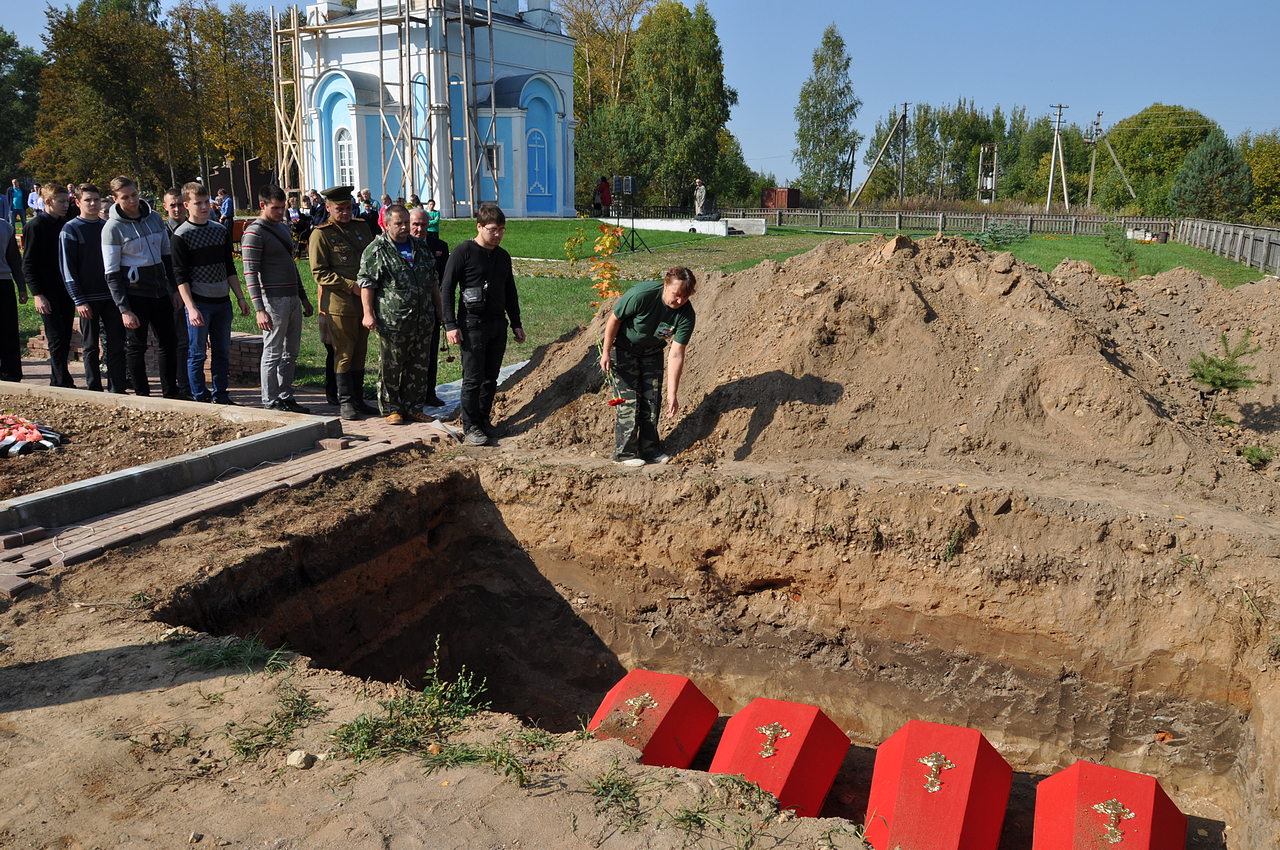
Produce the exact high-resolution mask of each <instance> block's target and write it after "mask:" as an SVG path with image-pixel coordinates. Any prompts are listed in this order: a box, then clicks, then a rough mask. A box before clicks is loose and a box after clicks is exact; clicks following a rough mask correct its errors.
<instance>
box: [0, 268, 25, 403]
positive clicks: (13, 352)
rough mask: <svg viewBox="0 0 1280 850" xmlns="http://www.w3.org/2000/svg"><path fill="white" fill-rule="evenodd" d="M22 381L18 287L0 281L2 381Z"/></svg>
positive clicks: (6, 281) (0, 376)
mask: <svg viewBox="0 0 1280 850" xmlns="http://www.w3.org/2000/svg"><path fill="white" fill-rule="evenodd" d="M21 380H22V344H21V343H19V342H18V285H17V284H16V283H14V282H13V281H12V280H11V279H0V381H15V382H16V381H21Z"/></svg>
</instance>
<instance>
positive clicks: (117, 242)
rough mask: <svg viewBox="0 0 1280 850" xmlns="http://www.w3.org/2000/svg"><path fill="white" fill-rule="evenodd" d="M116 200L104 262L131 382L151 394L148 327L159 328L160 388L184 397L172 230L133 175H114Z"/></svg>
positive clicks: (136, 389) (169, 395) (171, 395)
mask: <svg viewBox="0 0 1280 850" xmlns="http://www.w3.org/2000/svg"><path fill="white" fill-rule="evenodd" d="M111 199H112V200H113V201H115V203H113V204H112V205H111V209H110V211H109V213H108V218H107V226H106V227H105V228H103V230H102V262H103V265H104V266H105V271H106V274H107V288H108V289H110V290H111V298H112V300H114V301H115V302H116V308H117V309H119V310H120V316H121V318H122V319H123V320H124V327H125V369H126V371H127V372H128V374H129V383H130V384H132V385H133V391H134V393H136V394H137V395H147V396H149V395H151V384H150V383H148V382H147V359H146V358H147V330H148V328H152V327H154V328H155V332H156V343H157V346H158V347H159V349H160V350H159V360H160V392H161V393H162V394H163V395H164V397H165V398H178V381H177V369H178V363H177V359H176V353H175V351H174V348H175V346H176V339H175V338H176V334H175V333H174V327H173V307H174V299H175V298H178V297H179V296H178V285H177V284H176V283H174V280H173V259H172V257H171V255H170V252H169V233H168V231H167V230H166V229H165V226H164V222H163V221H162V220H161V219H160V214H159V213H157V212H155V211H153V210H152V209H151V207H150V206H148V205H147V202H146V201H144V200H142V198H140V197H139V196H138V185H137V184H136V183H134V182H133V180H131V179H130V178H128V177H124V176H120V177H116V178H114V179H112V181H111Z"/></svg>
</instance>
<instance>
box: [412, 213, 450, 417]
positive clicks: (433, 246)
mask: <svg viewBox="0 0 1280 850" xmlns="http://www.w3.org/2000/svg"><path fill="white" fill-rule="evenodd" d="M434 203H435V201H427V208H426V209H425V210H421V209H418V210H411V211H410V212H409V233H410V234H411V235H412V236H413V237H414V238H416V239H421V240H422V241H423V242H425V243H426V245H427V251H429V252H430V253H431V256H432V257H434V258H435V261H436V277H437V279H439V280H444V270H445V268H446V267H447V266H448V265H449V243H448V242H445V241H444V240H443V239H441V238H440V237H439V236H438V235H436V234H434V233H432V232H431V229H430V226H429V224H428V221H429V220H430V219H429V218H428V216H430V214H431V213H430V212H429V210H430V209H431V206H432V205H433V204H434ZM443 317H444V310H443V306H442V307H441V308H440V309H437V310H436V324H435V327H433V328H432V329H431V356H430V359H429V360H428V361H427V407H444V400H443V399H441V398H440V396H439V395H437V394H436V381H437V380H438V378H439V375H440V328H441V326H442V324H443V322H444V318H443Z"/></svg>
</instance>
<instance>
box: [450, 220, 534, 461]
mask: <svg viewBox="0 0 1280 850" xmlns="http://www.w3.org/2000/svg"><path fill="white" fill-rule="evenodd" d="M506 225H507V217H506V215H505V214H503V212H502V209H501V208H500V207H499V206H498V205H497V204H494V203H485V204H481V205H480V209H479V210H477V211H476V238H475V239H469V240H467V241H466V242H463V243H462V244H461V245H460V246H458V248H457V250H455V251H454V252H453V254H452V255H450V257H449V265H448V266H446V267H445V272H444V290H443V292H442V296H443V301H444V304H443V307H444V327H445V331H446V333H447V334H448V337H449V342H451V343H453V344H454V345H459V346H461V348H462V405H461V407H462V427H463V430H464V435H465V440H466V442H467V444H468V445H471V446H486V445H489V442H490V441H491V440H494V439H496V438H497V436H498V431H497V429H496V428H494V426H493V422H492V421H490V416H491V415H492V413H493V397H494V396H495V395H496V394H497V391H498V373H499V372H500V371H501V370H502V357H503V355H504V354H506V351H507V319H508V318H510V320H511V333H512V335H513V336H514V337H515V340H516V342H524V339H525V336H524V328H523V327H522V326H521V324H520V299H519V295H518V294H517V293H516V279H515V277H514V276H513V275H512V273H511V255H510V254H508V253H507V252H506V251H504V250H503V249H502V248H501V247H500V244H501V242H502V237H503V234H505V233H506V231H507V227H506ZM455 291H457V292H458V296H457V302H458V303H457V304H456V305H455V296H454V292H455Z"/></svg>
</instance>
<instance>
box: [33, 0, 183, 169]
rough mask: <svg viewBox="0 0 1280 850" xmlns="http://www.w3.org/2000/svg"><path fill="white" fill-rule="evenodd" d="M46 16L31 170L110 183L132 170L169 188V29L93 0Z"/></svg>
mask: <svg viewBox="0 0 1280 850" xmlns="http://www.w3.org/2000/svg"><path fill="white" fill-rule="evenodd" d="M47 14H48V21H49V23H48V27H47V31H46V35H45V47H46V55H47V56H48V57H49V58H50V60H51V61H50V64H49V66H48V67H47V68H46V69H45V70H44V71H43V73H42V74H41V78H40V92H41V94H40V113H39V115H38V116H37V118H36V144H35V145H34V146H33V147H32V148H31V150H30V151H29V152H28V154H27V161H28V164H29V166H30V168H31V170H32V171H33V172H34V173H35V175H36V177H37V178H39V179H40V180H57V181H59V182H67V181H79V180H86V179H91V180H94V181H95V182H105V181H107V180H110V178H111V177H113V176H115V175H116V174H119V173H125V174H130V175H133V176H134V177H135V178H136V179H138V181H139V183H140V185H141V186H143V188H147V189H157V188H160V187H162V186H167V185H169V183H170V182H171V180H172V179H173V177H172V174H173V173H172V171H171V169H170V164H171V161H170V160H169V159H167V158H166V151H165V146H164V138H165V130H166V127H167V125H168V124H169V122H170V121H172V120H173V119H174V117H175V116H174V114H173V112H172V109H171V106H170V102H169V97H170V96H171V94H172V92H173V91H174V90H175V88H176V86H177V75H176V73H175V71H174V66H173V57H172V56H171V55H170V53H169V49H168V35H167V33H166V32H165V30H163V29H162V28H160V27H157V26H154V25H153V24H151V23H148V22H147V21H146V20H145V16H143V17H139V16H137V15H135V14H132V13H130V12H121V11H111V10H108V11H104V12H99V11H98V9H97V8H96V5H95V4H94V3H91V2H86V3H83V4H81V6H80V7H79V8H77V9H58V8H54V7H52V6H50V7H49V9H48V12H47Z"/></svg>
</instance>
